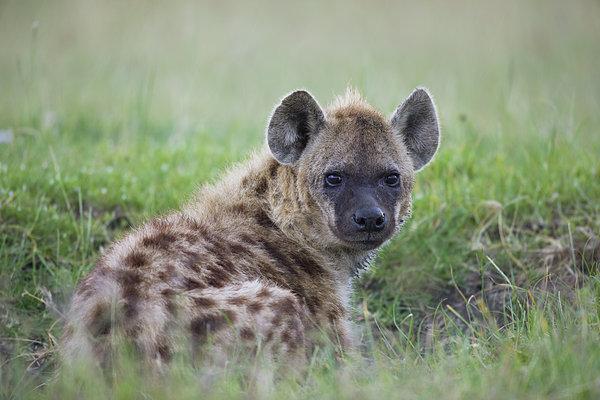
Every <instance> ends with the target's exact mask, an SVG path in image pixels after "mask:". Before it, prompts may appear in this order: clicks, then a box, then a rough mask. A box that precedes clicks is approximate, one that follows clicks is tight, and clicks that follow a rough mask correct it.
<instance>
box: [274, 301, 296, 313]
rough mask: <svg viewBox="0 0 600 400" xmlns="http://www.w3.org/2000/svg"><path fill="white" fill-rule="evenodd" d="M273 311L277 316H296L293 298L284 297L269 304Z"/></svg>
mask: <svg viewBox="0 0 600 400" xmlns="http://www.w3.org/2000/svg"><path fill="white" fill-rule="evenodd" d="M271 307H272V308H273V311H274V312H275V313H276V314H277V313H278V314H283V315H295V314H296V315H297V314H298V308H297V307H296V302H295V301H294V299H293V298H290V297H284V298H282V299H279V300H277V301H275V302H274V303H272V304H271Z"/></svg>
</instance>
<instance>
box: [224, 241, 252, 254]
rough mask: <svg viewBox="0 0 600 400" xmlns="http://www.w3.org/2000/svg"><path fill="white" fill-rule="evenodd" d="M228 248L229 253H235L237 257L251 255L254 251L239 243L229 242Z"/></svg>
mask: <svg viewBox="0 0 600 400" xmlns="http://www.w3.org/2000/svg"><path fill="white" fill-rule="evenodd" d="M229 249H230V250H231V254H232V255H235V256H237V257H240V256H241V257H244V256H253V255H254V253H253V252H252V251H251V250H250V249H249V248H247V247H246V246H244V245H243V244H241V243H235V242H233V243H230V244H229Z"/></svg>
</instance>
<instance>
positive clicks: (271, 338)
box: [265, 329, 275, 342]
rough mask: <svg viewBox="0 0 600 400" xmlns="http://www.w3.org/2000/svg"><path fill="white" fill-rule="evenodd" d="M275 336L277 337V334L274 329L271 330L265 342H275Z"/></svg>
mask: <svg viewBox="0 0 600 400" xmlns="http://www.w3.org/2000/svg"><path fill="white" fill-rule="evenodd" d="M273 336H275V332H274V331H273V329H270V330H269V332H267V336H265V342H270V341H271V340H273Z"/></svg>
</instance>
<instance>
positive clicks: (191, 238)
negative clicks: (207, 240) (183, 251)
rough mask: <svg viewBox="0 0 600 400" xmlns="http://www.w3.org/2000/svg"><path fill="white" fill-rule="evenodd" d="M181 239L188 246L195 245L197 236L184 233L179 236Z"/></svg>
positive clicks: (192, 233)
mask: <svg viewBox="0 0 600 400" xmlns="http://www.w3.org/2000/svg"><path fill="white" fill-rule="evenodd" d="M181 237H183V238H184V239H185V241H186V242H188V244H196V243H198V239H199V238H198V235H197V234H196V233H194V232H184V233H182V234H181Z"/></svg>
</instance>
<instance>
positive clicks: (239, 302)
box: [227, 296, 248, 306]
mask: <svg viewBox="0 0 600 400" xmlns="http://www.w3.org/2000/svg"><path fill="white" fill-rule="evenodd" d="M227 302H228V303H229V304H232V305H236V306H243V305H244V304H246V303H247V302H248V298H247V297H244V296H236V297H232V298H231V299H229V300H227Z"/></svg>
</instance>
